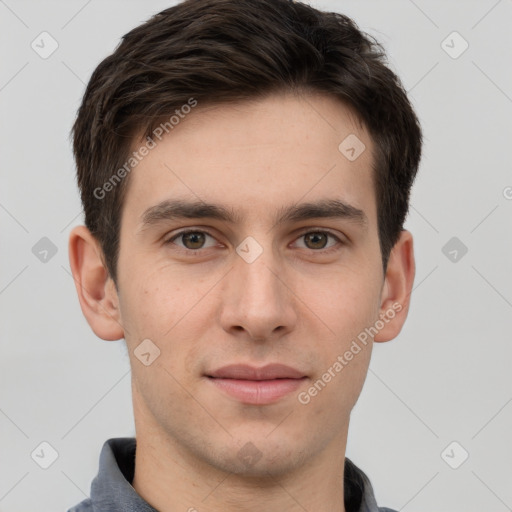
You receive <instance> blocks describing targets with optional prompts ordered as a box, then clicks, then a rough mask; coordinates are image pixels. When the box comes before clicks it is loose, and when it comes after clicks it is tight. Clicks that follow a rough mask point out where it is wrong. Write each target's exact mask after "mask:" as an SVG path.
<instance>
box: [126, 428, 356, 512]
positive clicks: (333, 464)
mask: <svg viewBox="0 0 512 512" xmlns="http://www.w3.org/2000/svg"><path fill="white" fill-rule="evenodd" d="M149 434H150V435H149ZM335 441H336V445H334V443H333V445H328V446H326V447H325V449H324V450H323V451H322V453H320V454H317V456H316V457H315V458H311V459H309V460H304V461H303V463H302V464H301V465H300V467H297V468H296V469H295V470H294V471H293V472H289V473H286V474H272V468H271V467H269V470H268V472H267V474H266V475H264V476H261V475H259V476H248V475H246V474H235V473H229V472H226V471H223V470H221V469H220V468H217V467H214V466H212V465H211V464H208V463H205V462H204V461H202V460H201V459H200V458H198V457H196V456H195V455H194V454H192V453H190V452H189V451H187V450H186V449H184V448H183V447H181V446H179V445H177V443H176V442H175V441H173V439H172V438H169V436H165V435H163V434H162V433H161V432H158V431H156V430H155V429H151V430H146V431H144V430H143V431H142V432H139V431H137V450H136V463H135V475H134V479H133V482H132V486H133V487H134V489H135V490H136V491H137V493H138V494H139V495H140V496H141V497H142V498H143V499H145V500H146V501H147V502H148V503H149V504H150V505H152V506H153V507H154V508H156V509H157V510H159V511H160V512H176V511H188V512H234V511H237V512H241V511H243V512H256V511H258V512H260V511H261V510H265V511H266V512H278V511H279V512H282V511H283V510H286V511H287V512H304V510H315V511H316V512H345V508H344V501H343V494H344V487H343V476H344V474H343V470H344V460H345V448H346V433H345V435H344V436H343V439H342V440H341V442H340V439H338V438H337V439H336V440H335Z"/></svg>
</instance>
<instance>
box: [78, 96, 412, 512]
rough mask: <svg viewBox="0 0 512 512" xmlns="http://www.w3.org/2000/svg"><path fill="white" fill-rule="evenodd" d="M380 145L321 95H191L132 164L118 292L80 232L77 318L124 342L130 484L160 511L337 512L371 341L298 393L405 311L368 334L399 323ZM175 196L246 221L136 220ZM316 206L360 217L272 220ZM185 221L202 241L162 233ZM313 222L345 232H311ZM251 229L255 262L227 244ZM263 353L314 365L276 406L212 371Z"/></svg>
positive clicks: (400, 272)
mask: <svg viewBox="0 0 512 512" xmlns="http://www.w3.org/2000/svg"><path fill="white" fill-rule="evenodd" d="M350 134H356V135H357V137H358V138H359V139H360V140H361V141H363V142H364V144H365V146H366V150H365V151H364V152H363V153H362V154H361V155H360V156H359V157H358V158H357V159H356V160H355V161H349V160H348V159H347V158H346V157H345V156H344V155H343V154H342V153H341V152H340V151H339V149H338V146H339V145H340V143H341V141H343V140H344V139H345V137H347V136H348V135H350ZM137 145H140V142H139V141H137V142H136V143H134V148H135V149H136V148H137ZM373 149H374V146H373V143H372V140H371V138H370V136H369V134H368V132H367V131H366V130H365V129H364V127H363V126H362V125H361V124H360V123H359V122H358V121H357V119H356V117H355V116H354V114H353V112H352V111H351V110H350V109H349V108H348V107H347V106H345V105H344V104H342V103H341V102H340V101H339V100H337V99H336V98H333V97H330V96H325V95H319V94H308V95H306V96H298V95H292V94H291V93H287V94H280V95H272V96H269V97H267V98H266V99H264V100H258V101H254V102H244V103H240V104H236V105H229V106H228V105H218V106H215V107H209V108H202V109H201V105H198V107H196V109H194V110H193V111H192V113H190V114H189V115H188V116H187V117H186V118H185V119H184V120H182V121H181V123H180V124H179V125H177V126H176V127H175V128H174V130H173V131H172V132H170V133H169V134H168V135H166V136H165V137H164V138H163V139H162V141H159V142H158V144H157V146H156V147H155V148H154V149H152V150H151V151H150V152H149V154H148V155H147V156H146V157H144V159H143V160H142V161H141V162H140V163H139V164H138V165H137V166H136V167H135V168H134V170H133V171H132V173H131V175H130V180H131V181H130V186H129V188H128V191H127V195H126V199H125V204H124V208H123V211H122V221H121V234H120V255H119V262H118V283H117V285H118V286H117V289H116V286H115V285H114V283H113V281H112V279H110V278H109V276H108V274H107V271H106V269H105V266H104V265H103V259H102V253H101V249H100V247H99V245H98V243H97V241H96V240H95V239H94V238H93V237H92V236H91V234H90V233H89V231H88V230H87V229H86V228H85V227H84V226H78V227H76V228H75V229H74V230H73V231H72V233H71V236H70V242H69V253H70V263H71V269H72V272H73V276H74V278H75V282H76V287H77V292H78V296H79V300H80V304H81V308H82V311H83V313H84V315H85V317H86V319H87V321H88V323H89V325H90V326H91V328H92V330H93V331H94V332H95V333H96V335H97V336H99V337H100V338H102V339H104V340H117V339H120V338H123V337H124V338H125V339H126V343H127V347H128V349H129V354H130V362H131V367H132V391H133V405H134V414H135V425H136V437H137V453H136V466H135V477H134V481H133V483H132V485H133V487H134V488H135V489H136V491H137V492H138V493H139V494H140V495H141V496H142V497H143V498H144V499H145V500H146V501H148V502H149V503H150V504H151V505H152V506H153V507H155V508H156V509H158V510H160V511H161V512H174V511H178V510H183V511H186V510H189V511H190V512H192V511H193V510H194V509H195V510H197V511H199V512H221V511H222V512H229V511H235V510H236V511H238V512H239V511H258V512H259V511H261V510H265V511H267V512H274V511H275V512H277V511H279V512H281V511H282V510H287V511H290V512H295V511H303V510H304V509H306V510H310V511H313V510H315V511H317V512H332V511H340V512H342V511H344V510H345V509H344V505H343V492H344V489H343V465H344V457H345V450H346V441H347V433H348V426H349V418H350V412H351V410H352V408H353V406H354V405H355V403H356V401H357V399H358V397H359V394H360V392H361V389H362V386H363V383H364V380H365V378H366V374H367V371H368V365H369V362H370V356H371V350H372V345H373V343H372V341H371V340H370V342H369V343H368V344H367V345H366V346H363V345H361V348H362V349H361V351H360V352H359V353H358V354H357V355H355V356H354V358H353V359H352V360H351V361H350V362H349V363H348V364H347V365H346V366H345V367H344V368H343V370H342V371H341V372H339V373H337V374H336V377H334V378H332V380H331V381H330V382H329V383H328V384H327V385H326V386H325V388H324V389H323V390H322V391H321V392H319V393H318V394H317V395H316V396H315V397H313V398H312V399H311V401H310V402H309V403H308V404H307V405H304V404H301V403H300V402H299V401H298V399H297V394H298V392H300V391H304V390H307V389H308V388H309V387H310V386H311V385H312V383H314V382H315V381H317V379H319V378H321V377H322V374H324V373H325V372H326V371H327V370H328V368H329V367H332V365H333V363H334V362H335V361H336V360H337V357H338V356H339V355H342V354H344V352H345V351H346V350H348V349H349V347H350V345H351V343H352V341H353V340H354V339H355V337H356V336H357V335H358V333H360V332H362V331H364V329H365V327H368V326H371V325H373V324H375V322H376V320H378V319H379V315H381V314H385V313H386V311H388V310H390V309H392V305H393V304H396V303H398V304H400V305H401V310H400V311H399V312H396V315H395V316H394V318H393V319H392V320H390V321H389V322H387V323H386V324H385V326H384V328H382V329H381V330H380V331H379V332H378V334H377V335H376V336H375V338H374V340H373V341H375V342H384V341H389V340H391V339H393V338H394V337H396V336H397V334H398V333H399V332H400V330H401V328H402V325H403V323H404V321H405V319H406V316H407V312H408V307H409V296H410V293H411V289H412V284H413V280H414V273H415V266H414V256H413V243H412V236H411V234H410V233H409V232H408V231H403V232H402V234H401V237H400V239H399V241H398V242H397V244H396V245H395V246H394V248H393V250H392V252H391V255H390V259H389V263H388V267H387V271H386V274H385V275H384V273H383V269H382V263H381V254H380V249H379V239H378V232H377V210H376V197H375V193H374V188H373V181H372V180H373V176H372V163H373ZM169 198H182V199H187V200H201V201H205V202H213V203H218V204H222V205H224V206H226V207H230V208H233V209H234V210H235V211H236V212H237V213H238V214H239V215H240V219H239V221H238V222H236V223H227V222H224V221H219V220H215V219H213V220H212V219H178V220H176V219H175V220H163V221H160V222H158V223H156V224H154V225H151V226H149V227H147V228H146V229H142V225H141V216H142V214H143V212H144V211H145V210H146V209H147V208H149V207H151V206H154V205H156V204H157V203H159V202H160V201H162V200H164V199H169ZM318 199H339V200H342V201H344V202H346V203H349V204H350V205H352V206H354V207H356V208H358V209H360V210H362V211H363V212H364V213H365V215H366V218H367V223H366V225H361V224H359V223H357V222H354V221H353V220H350V219H339V218H334V219H330V218H318V219H309V220H305V221H299V222H292V223H285V224H275V222H274V220H273V219H274V215H275V214H276V212H277V210H278V208H281V207H283V206H287V205H292V204H295V203H301V202H306V201H308V202H311V201H316V200H318ZM104 200H108V196H107V198H106V199H104ZM183 228H196V229H197V230H200V231H203V232H204V231H207V236H206V237H205V238H204V242H203V245H204V248H201V247H203V246H202V245H201V240H202V239H201V238H200V239H199V242H197V240H196V241H195V243H194V241H193V240H188V239H187V238H186V237H185V239H184V238H183V237H181V238H180V237H178V238H177V239H175V240H174V244H173V243H170V244H165V243H164V242H165V241H166V240H169V239H170V238H171V237H172V236H174V235H175V234H177V232H178V231H179V230H180V229H183ZM308 230H309V231H308ZM320 230H327V231H330V233H331V234H334V235H335V236H337V237H338V238H339V239H340V240H341V242H342V243H339V242H338V241H337V240H336V239H334V238H330V237H329V238H325V239H324V238H323V237H322V235H320V240H309V241H308V237H305V236H304V235H306V234H307V233H311V231H313V232H317V231H320ZM247 236H252V237H253V238H254V239H255V240H256V241H257V242H258V243H259V245H260V246H261V247H262V249H263V252H262V254H261V255H260V256H259V257H258V258H257V259H256V260H255V261H253V262H252V263H248V262H247V261H245V260H244V259H243V258H241V257H240V256H239V255H238V254H237V252H236V248H237V246H239V245H240V244H241V242H242V241H243V240H244V239H245V238H246V237H247ZM325 236H326V235H325ZM324 246H325V247H324ZM195 247H200V249H199V252H198V249H195ZM333 247H334V250H332V251H331V252H326V251H327V250H328V249H331V248H333ZM194 250H195V251H196V253H194V254H192V253H193V252H194ZM187 251H188V254H189V255H188V256H187V254H186V252H187ZM148 338H149V339H150V340H152V342H153V343H154V344H155V345H156V346H158V348H159V349H160V356H159V357H158V358H157V359H155V360H154V362H153V363H152V364H150V365H149V366H145V365H144V364H142V363H141V362H140V361H139V359H138V358H137V357H135V355H134V350H135V349H136V348H137V346H138V345H139V344H140V343H141V341H142V340H144V339H148ZM270 362H279V363H284V364H287V365H289V366H292V367H295V368H297V369H299V370H301V371H303V372H304V373H305V374H306V375H307V376H308V379H307V380H306V381H305V382H303V383H302V384H301V387H300V388H299V390H298V391H297V392H293V393H291V394H290V395H287V396H285V397H283V398H281V399H280V400H279V401H278V402H276V403H273V404H270V405H248V404H244V403H241V402H240V401H238V400H236V399H234V398H232V397H230V396H226V395H225V394H223V393H222V392H220V391H219V390H218V389H217V388H216V387H215V386H213V385H212V384H211V382H209V381H208V379H207V378H206V377H205V376H204V374H205V372H208V371H212V370H214V369H217V368H219V367H221V366H224V365H226V364H230V363H248V364H252V365H254V366H263V365H265V364H267V363H270ZM249 442H250V443H252V445H254V447H255V449H256V450H257V453H258V454H259V457H260V458H259V460H258V461H257V462H255V463H253V464H247V463H244V461H243V460H241V458H239V457H238V453H239V451H240V449H241V448H242V447H243V446H244V445H246V443H249Z"/></svg>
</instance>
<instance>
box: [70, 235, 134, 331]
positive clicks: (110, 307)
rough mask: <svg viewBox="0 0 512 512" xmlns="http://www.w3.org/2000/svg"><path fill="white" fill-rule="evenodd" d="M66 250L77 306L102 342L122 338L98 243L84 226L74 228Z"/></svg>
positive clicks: (113, 293) (115, 300) (116, 301)
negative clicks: (78, 303)
mask: <svg viewBox="0 0 512 512" xmlns="http://www.w3.org/2000/svg"><path fill="white" fill-rule="evenodd" d="M68 248H69V263H70V266H71V272H72V274H73V279H74V281H75V287H76V291H77V293H78V299H79V301H80V307H81V308H82V312H83V314H84V316H85V318H86V320H87V322H88V323H89V325H90V326H91V329H92V330H93V331H94V333H95V334H96V335H97V336H98V337H100V338H101V339H104V340H108V341H113V340H119V339H121V338H123V337H124V330H123V327H122V325H121V316H120V311H119V299H118V295H117V290H116V287H115V285H114V282H113V281H112V279H111V277H110V276H109V274H108V271H107V269H106V268H105V265H104V263H103V259H102V251H101V247H100V245H99V243H98V241H97V240H96V239H95V238H94V236H93V235H92V234H91V232H90V231H89V230H88V229H87V228H86V227H85V226H77V227H75V228H74V229H73V230H72V231H71V234H70V236H69V247H68Z"/></svg>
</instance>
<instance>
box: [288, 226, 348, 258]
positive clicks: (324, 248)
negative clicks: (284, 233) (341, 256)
mask: <svg viewBox="0 0 512 512" xmlns="http://www.w3.org/2000/svg"><path fill="white" fill-rule="evenodd" d="M329 239H331V240H332V242H331V243H330V244H329ZM298 240H299V241H302V244H304V245H302V244H301V245H299V247H301V248H303V249H309V250H312V251H316V252H321V253H322V254H326V253H330V252H331V251H337V250H339V249H340V248H341V247H342V246H343V242H342V241H341V240H340V239H339V238H338V237H337V236H336V235H334V234H333V233H331V232H330V231H323V230H318V231H307V232H305V233H303V234H302V235H301V236H299V238H298ZM296 243H297V242H296Z"/></svg>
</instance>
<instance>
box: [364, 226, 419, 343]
mask: <svg viewBox="0 0 512 512" xmlns="http://www.w3.org/2000/svg"><path fill="white" fill-rule="evenodd" d="M415 273H416V266H415V263H414V250H413V240H412V235H411V233H410V232H409V231H407V230H402V232H401V234H400V238H399V239H398V242H397V243H396V244H395V245H394V247H393V249H392V250H391V253H390V255H389V260H388V267H387V269H386V275H385V277H384V285H383V287H382V295H381V305H380V314H379V318H380V319H381V320H382V322H383V323H384V327H383V328H382V329H380V330H379V332H378V333H377V334H376V335H375V337H374V341H377V342H382V341H390V340H392V339H393V338H396V336H398V334H399V333H400V331H401V330H402V327H403V325H404V322H405V319H406V318H407V313H408V312H409V302H410V298H411V292H412V285H413V282H414V275H415Z"/></svg>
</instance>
